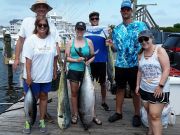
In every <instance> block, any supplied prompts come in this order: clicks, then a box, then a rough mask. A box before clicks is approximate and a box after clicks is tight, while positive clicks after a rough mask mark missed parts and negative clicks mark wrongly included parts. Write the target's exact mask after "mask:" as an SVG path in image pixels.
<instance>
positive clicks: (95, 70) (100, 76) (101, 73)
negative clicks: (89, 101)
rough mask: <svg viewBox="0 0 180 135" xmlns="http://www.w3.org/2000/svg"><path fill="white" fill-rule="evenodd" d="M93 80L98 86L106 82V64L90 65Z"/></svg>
mask: <svg viewBox="0 0 180 135" xmlns="http://www.w3.org/2000/svg"><path fill="white" fill-rule="evenodd" d="M90 66H91V74H92V78H93V80H94V79H96V81H98V82H99V83H100V84H103V83H105V82H106V62H94V63H91V64H90Z"/></svg>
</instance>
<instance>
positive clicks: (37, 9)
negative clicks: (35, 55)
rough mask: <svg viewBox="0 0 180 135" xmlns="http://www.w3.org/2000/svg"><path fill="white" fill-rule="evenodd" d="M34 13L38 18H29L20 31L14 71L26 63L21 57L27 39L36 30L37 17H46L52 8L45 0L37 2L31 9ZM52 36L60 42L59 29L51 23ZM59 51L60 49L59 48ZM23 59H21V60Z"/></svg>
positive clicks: (25, 20)
mask: <svg viewBox="0 0 180 135" xmlns="http://www.w3.org/2000/svg"><path fill="white" fill-rule="evenodd" d="M30 9H31V10H32V11H33V12H34V13H36V17H27V18H25V19H24V20H23V22H22V24H21V28H20V31H19V33H18V35H19V38H18V40H17V43H16V51H15V62H14V65H13V67H14V69H15V70H16V69H17V66H18V65H19V63H20V62H21V63H24V62H25V58H23V57H21V56H20V54H21V52H22V51H23V44H24V42H25V39H26V38H27V37H29V36H31V35H32V34H33V30H34V28H35V26H34V23H35V20H36V18H37V17H46V14H47V13H48V12H49V11H50V10H52V7H51V6H49V5H48V4H47V2H46V1H45V0H37V1H36V3H35V4H33V5H32V6H31V8H30ZM49 25H50V31H51V34H53V36H54V37H55V40H56V42H59V35H58V32H57V29H56V27H55V25H54V24H52V23H49ZM58 50H59V48H58ZM20 57H21V58H20Z"/></svg>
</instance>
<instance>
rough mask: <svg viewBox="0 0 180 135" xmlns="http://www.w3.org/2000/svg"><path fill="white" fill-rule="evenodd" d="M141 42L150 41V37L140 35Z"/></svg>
mask: <svg viewBox="0 0 180 135" xmlns="http://www.w3.org/2000/svg"><path fill="white" fill-rule="evenodd" d="M138 41H139V43H142V42H143V41H146V42H147V41H149V37H140V38H138Z"/></svg>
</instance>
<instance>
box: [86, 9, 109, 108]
mask: <svg viewBox="0 0 180 135" xmlns="http://www.w3.org/2000/svg"><path fill="white" fill-rule="evenodd" d="M89 21H90V23H91V26H90V27H88V28H87V30H86V35H85V36H86V37H87V38H89V39H91V40H92V42H93V45H94V50H95V51H97V50H99V52H98V53H97V54H96V56H95V59H94V62H93V63H91V73H92V77H93V79H96V81H98V82H99V83H100V86H101V96H102V104H101V106H102V108H103V109H104V110H105V111H109V106H108V105H107V104H106V102H105V100H106V62H107V60H108V57H107V56H108V50H107V46H106V35H105V33H107V31H108V30H107V29H106V27H102V26H99V13H98V12H92V13H90V14H89Z"/></svg>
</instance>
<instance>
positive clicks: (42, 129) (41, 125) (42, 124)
mask: <svg viewBox="0 0 180 135" xmlns="http://www.w3.org/2000/svg"><path fill="white" fill-rule="evenodd" d="M39 128H40V132H41V133H45V132H46V131H47V129H46V125H45V122H44V120H40V121H39Z"/></svg>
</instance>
